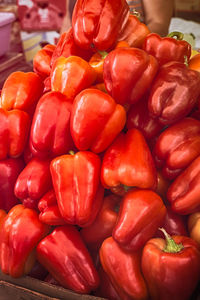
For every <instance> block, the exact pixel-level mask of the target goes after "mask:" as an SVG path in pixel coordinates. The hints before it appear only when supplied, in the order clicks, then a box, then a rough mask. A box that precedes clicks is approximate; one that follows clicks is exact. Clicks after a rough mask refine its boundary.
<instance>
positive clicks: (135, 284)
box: [100, 237, 148, 300]
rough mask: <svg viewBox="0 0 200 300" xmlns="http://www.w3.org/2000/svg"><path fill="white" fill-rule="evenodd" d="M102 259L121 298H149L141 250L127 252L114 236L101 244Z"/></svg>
mask: <svg viewBox="0 0 200 300" xmlns="http://www.w3.org/2000/svg"><path fill="white" fill-rule="evenodd" d="M100 260H101V265H102V267H103V269H104V271H105V272H106V274H107V275H108V277H109V279H110V281H111V283H112V285H113V287H114V289H115V290H116V291H117V294H118V295H119V296H120V299H135V300H145V299H146V300H147V299H148V291H147V287H146V284H145V281H144V278H143V275H142V272H141V266H140V260H141V254H140V253H139V252H131V253H128V252H125V251H123V250H122V249H121V248H120V246H119V245H118V243H116V242H115V240H114V239H113V238H112V237H109V238H107V239H105V240H104V242H103V244H102V245H101V248H100Z"/></svg>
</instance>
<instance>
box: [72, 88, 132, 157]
mask: <svg viewBox="0 0 200 300" xmlns="http://www.w3.org/2000/svg"><path fill="white" fill-rule="evenodd" d="M70 122H71V124H70V128H71V135H72V138H73V141H74V144H75V146H76V147H77V148H78V149H79V150H81V151H82V150H89V149H90V150H91V151H92V152H95V153H100V152H103V151H104V150H105V149H106V148H107V147H108V146H109V145H110V144H111V143H112V141H113V140H114V139H115V138H116V137H117V135H118V134H119V133H120V132H121V131H122V129H123V128H124V125H125V122H126V111H125V109H124V107H123V106H122V105H120V104H117V103H116V102H115V101H114V99H113V98H112V97H111V96H109V95H108V94H106V93H104V92H102V91H100V90H97V89H94V88H89V89H85V90H84V91H82V92H81V93H79V94H78V95H77V96H76V98H75V99H74V102H73V105H72V112H71V121H70Z"/></svg>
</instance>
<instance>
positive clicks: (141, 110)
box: [126, 96, 163, 140]
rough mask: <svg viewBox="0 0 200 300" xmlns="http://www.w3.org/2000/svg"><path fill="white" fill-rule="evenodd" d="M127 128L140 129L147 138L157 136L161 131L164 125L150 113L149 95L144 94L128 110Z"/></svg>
mask: <svg viewBox="0 0 200 300" xmlns="http://www.w3.org/2000/svg"><path fill="white" fill-rule="evenodd" d="M126 128H127V129H132V128H137V129H139V130H140V131H141V132H142V134H143V135H144V137H145V138H146V139H147V140H150V139H151V138H153V137H156V136H157V135H158V134H159V133H160V131H161V129H162V128H163V125H162V124H160V123H159V122H158V120H157V119H154V118H152V116H151V115H150V113H149V110H148V101H147V96H144V98H142V99H140V101H138V102H137V103H135V104H133V105H131V107H130V109H129V110H128V112H127V122H126Z"/></svg>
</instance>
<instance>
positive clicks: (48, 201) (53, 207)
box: [38, 189, 66, 226]
mask: <svg viewBox="0 0 200 300" xmlns="http://www.w3.org/2000/svg"><path fill="white" fill-rule="evenodd" d="M38 209H39V211H40V214H39V219H40V221H41V222H43V223H45V224H48V225H54V226H55V225H65V224H66V222H65V221H64V219H63V218H62V216H61V214H60V211H59V209H58V204H57V199H56V195H55V192H54V190H53V189H51V190H50V191H48V192H47V193H46V194H45V195H44V196H43V197H42V198H41V199H40V200H39V202H38Z"/></svg>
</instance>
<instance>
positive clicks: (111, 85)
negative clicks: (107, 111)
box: [103, 48, 158, 105]
mask: <svg viewBox="0 0 200 300" xmlns="http://www.w3.org/2000/svg"><path fill="white" fill-rule="evenodd" d="M157 71H158V63H157V60H156V59H155V58H154V57H153V56H151V55H149V54H147V53H146V52H145V51H144V50H142V49H138V48H117V49H114V50H113V51H111V52H110V53H109V54H108V55H107V56H106V58H105V61H104V68H103V78H104V83H105V87H106V90H107V91H108V93H109V95H111V96H112V97H113V98H114V99H115V101H116V102H117V103H119V104H122V105H124V104H126V103H128V104H133V103H135V102H137V101H138V100H140V98H141V97H142V96H143V95H144V94H145V93H146V92H147V90H148V89H149V88H150V86H151V83H152V81H153V79H154V77H155V75H156V73H157ZM124 74H126V76H124Z"/></svg>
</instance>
